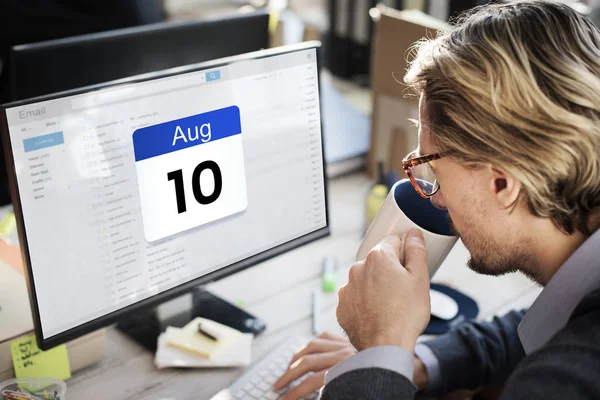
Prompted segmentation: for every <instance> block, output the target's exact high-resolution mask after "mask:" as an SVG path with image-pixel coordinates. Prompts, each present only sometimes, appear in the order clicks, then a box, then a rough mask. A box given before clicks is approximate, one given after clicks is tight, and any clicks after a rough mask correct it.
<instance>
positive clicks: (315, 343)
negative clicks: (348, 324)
mask: <svg viewBox="0 0 600 400" xmlns="http://www.w3.org/2000/svg"><path fill="white" fill-rule="evenodd" d="M348 345H349V343H348V342H347V341H343V342H342V341H340V340H329V339H321V338H316V339H313V340H311V342H310V343H309V344H307V345H306V346H304V347H303V348H302V350H300V351H299V352H297V353H296V354H295V355H294V357H292V360H291V361H290V365H292V364H293V363H295V362H296V361H297V360H298V359H299V358H300V357H302V356H305V355H307V354H314V353H328V352H330V351H336V350H339V349H341V348H343V347H346V346H348Z"/></svg>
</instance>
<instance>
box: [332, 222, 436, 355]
mask: <svg viewBox="0 0 600 400" xmlns="http://www.w3.org/2000/svg"><path fill="white" fill-rule="evenodd" d="M405 240H406V242H405V244H404V260H405V265H404V266H402V264H400V251H401V248H402V240H401V239H400V238H399V237H398V236H388V237H386V238H384V239H383V240H382V241H381V242H379V244H377V246H375V247H374V248H373V249H372V250H371V251H370V252H369V254H368V255H367V258H366V260H365V261H360V262H357V263H356V264H354V265H353V266H352V267H351V268H350V273H349V281H348V284H347V285H345V286H343V287H342V288H340V290H339V292H338V296H339V304H338V307H337V310H336V313H337V319H338V322H339V324H340V325H341V327H342V328H343V329H344V330H345V331H346V333H347V334H348V337H349V338H350V342H351V343H352V344H353V345H354V347H355V348H356V349H357V350H358V351H360V350H364V349H367V348H369V347H374V346H380V345H393V346H401V347H404V348H405V349H407V350H408V351H410V352H411V353H412V352H414V348H415V344H416V342H417V338H418V336H419V335H420V334H421V333H422V332H423V330H424V329H425V327H426V326H427V323H428V322H429V316H430V299H429V272H428V270H427V249H426V248H425V242H424V240H423V234H422V233H421V232H420V231H418V230H412V231H410V232H409V233H408V235H407V236H406V239H405Z"/></svg>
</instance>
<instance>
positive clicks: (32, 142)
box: [23, 132, 65, 153]
mask: <svg viewBox="0 0 600 400" xmlns="http://www.w3.org/2000/svg"><path fill="white" fill-rule="evenodd" d="M64 142H65V138H64V137H63V133H62V132H55V133H49V134H47V135H42V136H36V137H32V138H29V139H24V140H23V147H24V148H25V153H28V152H30V151H35V150H40V149H45V148H47V147H52V146H58V145H61V144H63V143H64Z"/></svg>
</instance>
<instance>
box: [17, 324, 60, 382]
mask: <svg viewBox="0 0 600 400" xmlns="http://www.w3.org/2000/svg"><path fill="white" fill-rule="evenodd" d="M10 352H11V355H12V360H13V367H14V369H15V376H16V377H17V378H57V379H62V380H67V379H69V378H70V377H71V367H70V365H69V356H68V354H67V346H65V345H64V344H63V345H61V346H57V347H54V348H53V349H50V350H47V351H42V350H40V349H39V347H38V345H37V341H36V340H35V336H34V335H31V336H26V337H23V338H19V339H17V340H15V341H13V342H11V344H10Z"/></svg>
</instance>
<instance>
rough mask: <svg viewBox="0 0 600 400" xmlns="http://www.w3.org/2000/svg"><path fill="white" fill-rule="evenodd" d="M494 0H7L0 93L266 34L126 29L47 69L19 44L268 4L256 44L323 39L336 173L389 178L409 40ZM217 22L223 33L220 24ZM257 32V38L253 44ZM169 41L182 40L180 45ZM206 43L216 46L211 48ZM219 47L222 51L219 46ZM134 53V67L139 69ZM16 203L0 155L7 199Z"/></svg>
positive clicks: (80, 79) (0, 196) (146, 68)
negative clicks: (129, 33) (127, 35)
mask: <svg viewBox="0 0 600 400" xmlns="http://www.w3.org/2000/svg"><path fill="white" fill-rule="evenodd" d="M564 1H565V2H566V3H569V4H571V5H572V6H573V7H574V8H576V9H577V10H579V11H580V12H581V13H583V14H587V15H589V16H590V18H592V19H594V20H596V19H597V18H598V17H597V14H598V13H597V10H598V8H599V7H600V4H599V3H600V0H588V1H570V0H564ZM486 2H487V1H486V0H384V1H383V2H380V1H379V0H101V1H100V0H0V10H1V12H0V103H6V102H9V101H14V100H21V99H24V98H29V97H34V96H38V95H43V94H48V93H54V92H56V91H59V90H66V89H72V88H75V87H81V86H87V85H90V84H97V83H101V82H103V81H108V80H113V79H117V78H124V77H126V76H131V75H135V74H137V73H144V72H150V71H153V70H159V69H165V68H167V67H173V66H178V65H179V64H181V65H183V64H189V63H191V61H194V62H199V61H205V59H211V58H215V56H217V55H218V56H219V57H223V56H227V55H231V54H236V53H239V52H240V51H242V50H241V49H243V48H244V46H243V45H244V42H245V41H247V42H248V44H247V46H246V47H248V49H255V47H257V46H258V45H257V43H259V42H260V41H262V40H263V37H262V36H261V35H263V34H264V32H262V31H261V29H260V28H255V29H254V31H253V32H255V35H254V36H253V35H252V34H249V33H248V29H249V25H248V24H246V25H245V26H242V25H239V24H238V25H230V26H227V27H225V25H223V26H222V28H221V29H222V30H224V31H226V32H227V35H228V37H229V40H225V39H223V36H222V35H221V34H218V33H215V34H214V35H208V37H207V36H206V35H204V36H201V35H195V34H194V33H193V32H192V31H190V34H188V35H187V36H185V37H184V38H183V39H182V38H179V39H175V38H174V37H171V38H170V39H168V40H167V41H164V42H160V40H159V39H160V33H159V34H158V35H159V36H152V35H149V36H146V37H143V35H137V38H136V39H135V41H134V40H133V39H131V40H130V39H127V40H129V41H130V43H129V44H128V45H127V46H129V47H127V46H124V47H121V49H122V50H121V51H120V52H119V51H117V49H118V46H117V45H116V44H111V43H108V42H110V40H108V42H107V43H105V45H104V47H98V48H97V49H95V50H91V47H89V46H88V47H89V49H88V50H86V48H85V47H84V46H82V48H80V49H79V50H77V49H75V48H74V47H73V48H72V49H71V53H70V54H69V57H68V58H65V57H63V58H64V59H68V60H69V62H70V64H69V65H70V66H71V69H69V68H66V67H61V66H60V65H58V64H57V66H56V67H51V66H50V64H51V62H50V61H52V52H51V51H50V50H47V51H46V54H45V56H44V57H45V58H44V57H41V56H39V54H41V53H40V52H39V51H38V52H37V54H38V55H37V56H36V57H32V56H28V57H29V58H26V57H25V56H23V54H25V55H27V54H29V53H27V51H24V52H23V51H22V52H21V53H18V52H17V53H14V52H11V49H12V48H15V46H19V45H26V44H31V43H39V42H47V41H50V40H55V39H61V38H73V37H79V36H80V35H84V34H92V33H98V32H119V31H118V30H119V29H123V28H132V27H142V26H156V27H157V28H155V31H156V32H159V31H161V30H165V27H167V28H168V26H169V24H173V25H177V24H182V23H186V22H191V21H196V22H199V21H215V24H217V25H218V24H219V23H220V22H219V21H222V20H223V19H227V18H229V17H231V16H236V15H239V14H244V13H253V12H256V11H263V12H265V13H268V15H269V22H268V35H269V37H268V42H267V43H265V44H264V45H261V46H260V47H265V46H271V47H275V46H280V45H284V44H293V43H297V42H301V41H304V40H314V39H316V40H321V41H322V43H323V53H322V55H323V57H322V63H321V66H322V71H321V79H322V88H321V97H322V102H323V114H324V118H323V123H324V126H323V131H324V138H325V147H326V149H325V156H326V160H327V162H328V164H329V168H328V170H329V174H330V175H332V176H335V175H339V174H344V173H347V172H349V171H353V170H356V169H360V168H364V167H365V166H366V168H367V172H368V173H369V175H370V176H371V177H373V178H378V179H380V180H381V179H383V178H382V176H383V175H385V174H387V173H390V172H394V171H395V172H401V171H398V160H401V159H402V157H403V155H404V154H405V153H406V152H407V151H408V150H409V149H410V148H411V147H412V146H413V145H414V137H413V136H414V135H412V134H410V133H411V132H408V131H410V130H411V129H412V128H410V126H409V125H407V124H406V120H407V118H410V117H415V109H414V105H415V101H414V99H406V98H405V96H404V95H403V92H402V89H403V88H402V86H401V85H400V84H399V83H397V81H396V80H398V79H399V80H401V79H402V76H403V74H404V68H405V66H406V62H405V61H406V57H407V54H406V52H407V49H408V46H410V44H411V43H412V42H413V41H415V40H417V39H419V38H420V37H422V36H423V35H424V34H427V30H428V29H429V30H431V32H429V34H433V33H434V32H435V30H437V29H440V28H443V27H445V24H446V23H447V22H448V21H449V20H450V19H451V18H452V17H454V16H456V15H458V14H459V13H460V12H462V11H464V10H467V9H469V8H472V7H475V6H477V5H481V4H484V3H486ZM382 15H383V20H384V21H383V22H382V21H381V20H382ZM378 25H379V27H378ZM236 26H238V27H239V29H238V27H236ZM213 31H214V32H218V29H217V30H213ZM163 36H164V35H163ZM115 37H116V36H115ZM157 38H158V39H157ZM234 38H235V39H234ZM123 40H125V39H122V41H123ZM169 40H170V43H169ZM232 40H235V41H238V42H239V43H238V45H236V46H233V47H232V45H231V41H232ZM182 41H184V42H186V43H185V46H184V45H183V44H181V42H182ZM113 42H114V41H113ZM159 42H160V43H162V45H164V46H165V48H163V49H161V50H160V51H158V50H156V49H152V47H153V46H154V45H155V43H159ZM221 42H223V43H221ZM250 42H252V43H253V44H252V45H250ZM58 43H59V44H60V42H58ZM81 43H83V41H81ZM174 43H175V45H174ZM239 44H241V45H242V46H239ZM168 46H173V47H174V49H173V51H172V52H170V51H169V48H168ZM66 47H67V46H61V45H58V46H55V47H53V49H54V50H53V51H63V50H64V48H66ZM175 47H177V49H175ZM209 47H210V49H211V50H207V49H208V48H209ZM216 48H218V49H219V51H218V52H217V51H216V50H215V49H216ZM46 49H49V47H46ZM125 49H126V50H125ZM25 50H27V49H25ZM183 51H185V52H187V53H193V52H199V53H203V55H200V54H198V55H197V56H195V58H194V56H190V57H187V56H181V55H177V54H176V53H177V52H180V53H181V52H183ZM248 51H250V50H248ZM91 53H93V54H91ZM32 54H33V53H32ZM57 54H59V53H57ZM19 57H20V59H19ZM73 57H75V58H78V57H79V59H84V58H85V59H87V60H88V62H90V57H91V58H92V59H93V62H94V63H95V67H90V66H83V67H82V68H80V69H79V70H77V69H75V68H74V61H73V60H72V58H73ZM49 60H50V61H49ZM19 63H20V64H19ZM119 63H121V64H123V68H119V67H118V66H117V67H114V64H119ZM135 63H137V64H138V66H137V67H136V68H132V67H131V66H132V65H133V64H135ZM109 64H110V65H113V67H112V68H113V69H114V70H115V71H116V72H114V73H113V72H111V73H108V72H105V73H104V75H103V74H102V73H99V72H98V70H101V69H102V68H106V66H108V65H109ZM125 66H127V67H125ZM53 68H54V69H53ZM117 70H118V71H117ZM56 71H58V72H59V73H57V72H56ZM60 73H63V74H64V75H69V76H70V77H69V79H68V80H71V83H70V84H69V85H66V84H62V83H61V82H60V81H61V80H66V79H65V78H63V77H62V76H60ZM52 81H54V82H52ZM27 86H29V88H27ZM43 87H45V88H43ZM42 89H43V90H42ZM19 91H20V92H19ZM398 102H401V103H403V102H406V104H401V105H403V106H404V107H402V109H403V110H405V112H404V113H399V114H398V113H394V112H390V110H398V105H399V104H398ZM411 107H412V108H411ZM393 114H397V115H393ZM0 146H1V143H0ZM0 158H2V152H1V151H0ZM378 175H379V176H378ZM9 202H10V198H9V194H8V185H7V178H6V171H5V166H4V161H3V160H2V162H0V205H2V204H8V203H9Z"/></svg>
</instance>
